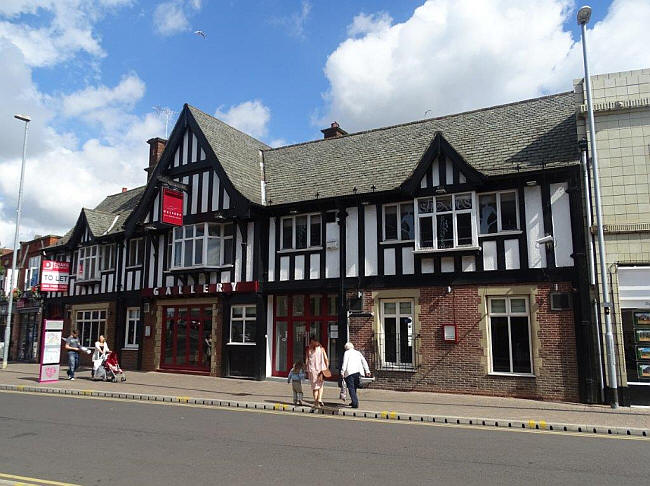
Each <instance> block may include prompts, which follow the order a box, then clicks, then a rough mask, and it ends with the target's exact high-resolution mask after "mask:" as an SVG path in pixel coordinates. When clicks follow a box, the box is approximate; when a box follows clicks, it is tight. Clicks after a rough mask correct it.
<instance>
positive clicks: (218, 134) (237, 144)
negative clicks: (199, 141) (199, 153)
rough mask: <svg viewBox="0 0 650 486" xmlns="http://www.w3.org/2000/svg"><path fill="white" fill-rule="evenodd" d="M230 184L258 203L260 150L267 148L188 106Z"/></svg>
mask: <svg viewBox="0 0 650 486" xmlns="http://www.w3.org/2000/svg"><path fill="white" fill-rule="evenodd" d="M187 107H188V108H189V110H190V112H191V113H192V116H193V117H194V119H195V120H196V122H197V123H198V125H199V127H200V128H201V131H202V132H203V134H204V135H205V138H206V139H207V141H208V143H209V144H210V146H211V147H212V150H213V151H214V153H215V154H216V156H217V159H219V162H220V163H221V165H222V166H223V168H224V170H225V171H226V173H227V174H228V178H229V179H230V182H232V184H233V185H234V186H235V188H236V189H237V190H238V191H239V192H240V193H241V194H242V195H243V196H244V197H245V198H247V199H248V200H250V201H252V202H254V203H257V204H261V202H262V196H261V189H260V181H261V175H260V161H259V151H260V150H266V149H269V148H270V147H269V146H268V145H266V144H265V143H262V142H260V141H259V140H256V139H254V138H253V137H251V136H250V135H246V134H245V133H243V132H240V131H239V130H237V129H235V128H233V127H231V126H230V125H227V124H225V123H224V122H222V121H221V120H218V119H217V118H215V117H213V116H210V115H208V114H207V113H204V112H203V111H201V110H199V109H198V108H195V107H194V106H190V105H187Z"/></svg>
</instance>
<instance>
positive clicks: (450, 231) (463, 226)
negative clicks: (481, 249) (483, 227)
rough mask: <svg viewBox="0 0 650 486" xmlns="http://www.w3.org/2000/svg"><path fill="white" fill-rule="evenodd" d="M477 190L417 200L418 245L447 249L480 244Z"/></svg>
mask: <svg viewBox="0 0 650 486" xmlns="http://www.w3.org/2000/svg"><path fill="white" fill-rule="evenodd" d="M474 199H475V193H472V192H468V193H463V194H448V195H444V196H430V197H423V198H419V199H417V200H416V206H415V209H416V227H415V234H416V249H418V250H446V249H454V248H472V247H477V246H478V235H477V231H476V226H477V224H476V211H475V207H476V204H475V201H474Z"/></svg>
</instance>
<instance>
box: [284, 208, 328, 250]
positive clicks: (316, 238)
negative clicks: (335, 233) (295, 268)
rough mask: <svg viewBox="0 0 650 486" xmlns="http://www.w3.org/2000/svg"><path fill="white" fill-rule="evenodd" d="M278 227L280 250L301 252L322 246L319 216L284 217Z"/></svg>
mask: <svg viewBox="0 0 650 486" xmlns="http://www.w3.org/2000/svg"><path fill="white" fill-rule="evenodd" d="M281 221H282V224H281V227H280V249H282V250H303V249H305V248H314V247H319V246H321V245H322V241H321V240H322V238H321V235H322V233H321V215H320V214H301V215H297V216H285V217H283V218H282V220H281Z"/></svg>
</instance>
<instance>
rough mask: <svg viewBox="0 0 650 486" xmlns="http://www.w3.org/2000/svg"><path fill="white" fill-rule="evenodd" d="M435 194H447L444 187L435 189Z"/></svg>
mask: <svg viewBox="0 0 650 486" xmlns="http://www.w3.org/2000/svg"><path fill="white" fill-rule="evenodd" d="M436 194H447V189H445V188H444V187H439V188H438V189H436Z"/></svg>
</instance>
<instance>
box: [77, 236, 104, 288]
mask: <svg viewBox="0 0 650 486" xmlns="http://www.w3.org/2000/svg"><path fill="white" fill-rule="evenodd" d="M93 249H94V250H95V254H94V255H93V254H92V250H93ZM88 253H90V254H88ZM93 260H94V273H93V274H92V275H91V274H90V271H89V272H88V273H89V274H88V276H85V275H84V274H85V269H86V268H88V267H86V263H87V262H89V261H93ZM99 263H100V261H99V245H90V246H82V247H81V248H79V249H78V250H77V272H76V276H77V282H94V281H98V280H100V279H101V272H100V270H99ZM90 268H92V266H91V267H90Z"/></svg>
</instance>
